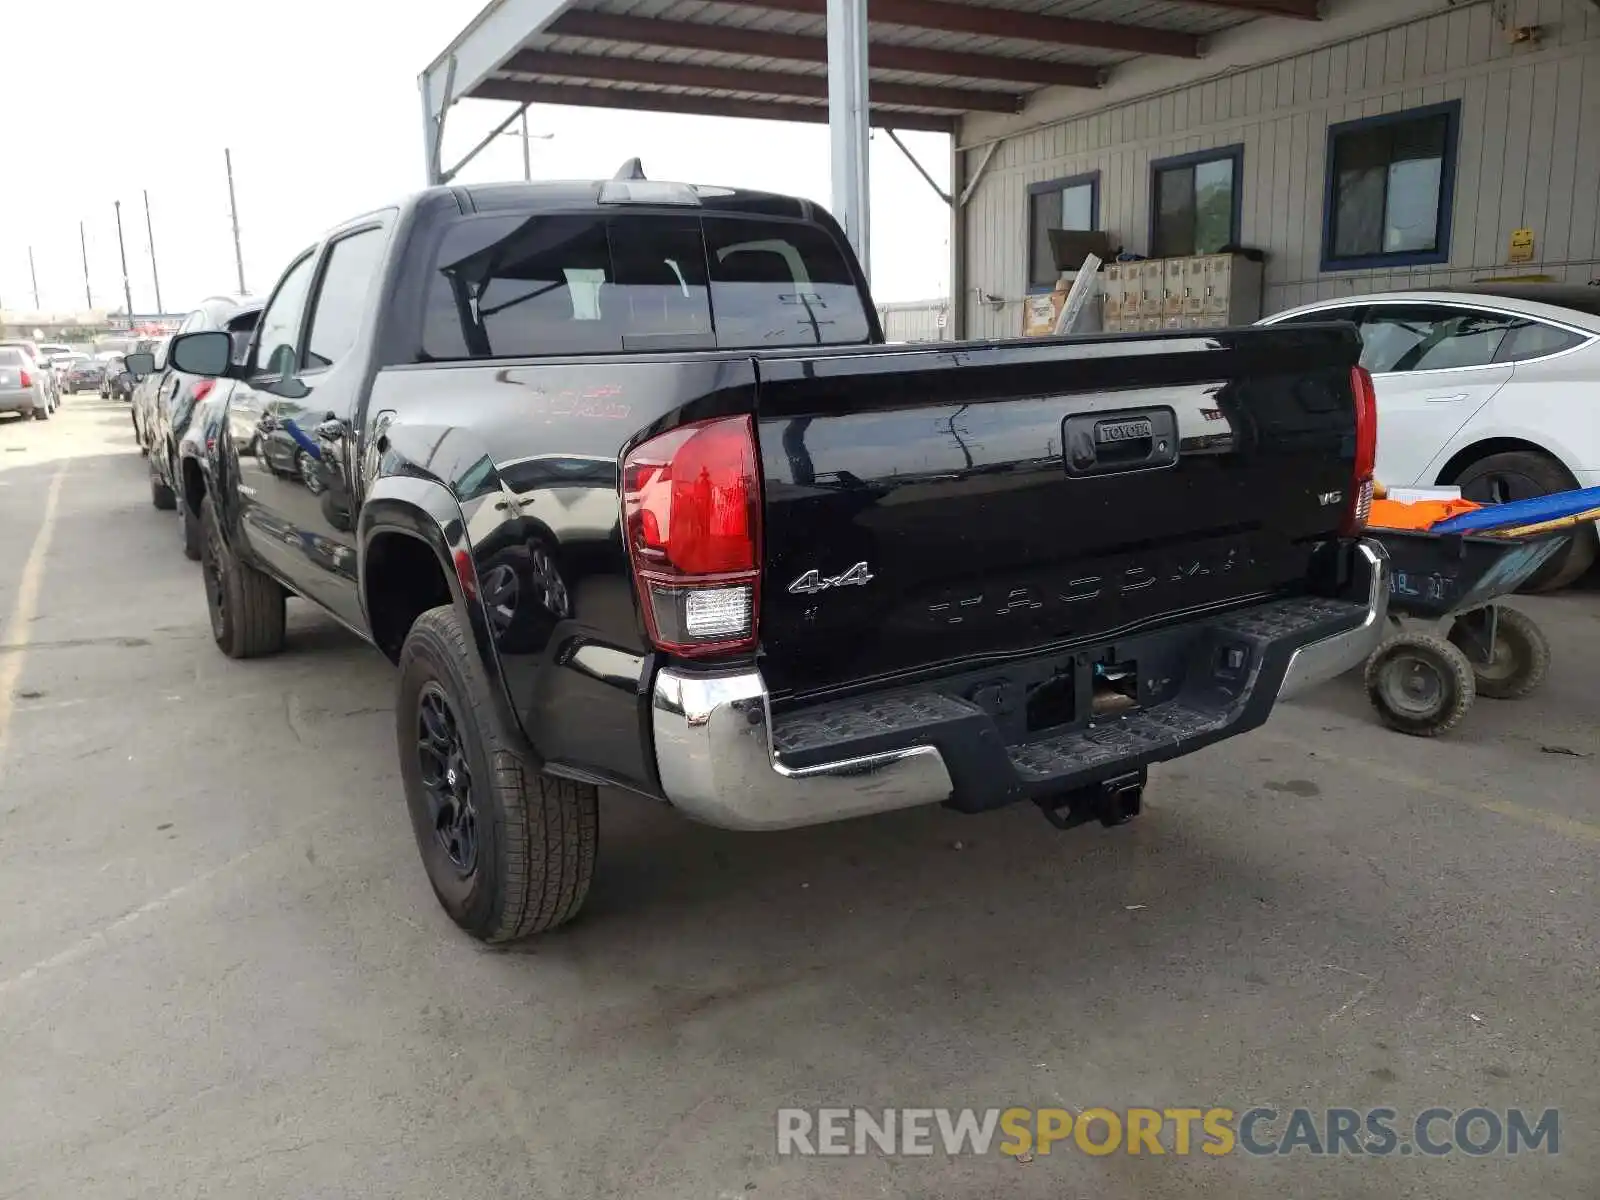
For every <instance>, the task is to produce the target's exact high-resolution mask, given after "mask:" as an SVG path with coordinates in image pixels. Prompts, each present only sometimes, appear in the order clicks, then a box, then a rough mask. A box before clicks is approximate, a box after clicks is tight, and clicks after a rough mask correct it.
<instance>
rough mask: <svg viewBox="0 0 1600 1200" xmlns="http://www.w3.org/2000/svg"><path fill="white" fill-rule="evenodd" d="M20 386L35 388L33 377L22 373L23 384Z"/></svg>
mask: <svg viewBox="0 0 1600 1200" xmlns="http://www.w3.org/2000/svg"><path fill="white" fill-rule="evenodd" d="M18 386H20V387H25V388H31V387H32V386H33V376H32V375H29V374H28V373H27V372H26V371H24V372H22V383H21V384H19V385H18Z"/></svg>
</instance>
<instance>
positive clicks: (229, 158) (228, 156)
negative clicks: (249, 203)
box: [222, 147, 250, 296]
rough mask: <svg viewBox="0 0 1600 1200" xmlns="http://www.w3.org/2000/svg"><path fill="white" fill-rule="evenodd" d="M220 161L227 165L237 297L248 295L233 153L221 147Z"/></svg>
mask: <svg viewBox="0 0 1600 1200" xmlns="http://www.w3.org/2000/svg"><path fill="white" fill-rule="evenodd" d="M222 161H223V162H225V163H227V164H228V212H229V213H230V214H231V215H232V217H233V265H234V266H235V267H237V268H238V270H239V295H241V296H248V295H249V294H250V293H249V292H247V291H246V290H245V286H244V251H243V250H241V249H239V202H238V201H237V200H235V199H234V198H233V151H232V150H229V149H228V148H227V147H223V150H222Z"/></svg>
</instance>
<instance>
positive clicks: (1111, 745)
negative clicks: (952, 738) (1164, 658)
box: [1006, 700, 1233, 780]
mask: <svg viewBox="0 0 1600 1200" xmlns="http://www.w3.org/2000/svg"><path fill="white" fill-rule="evenodd" d="M1232 719H1233V713H1232V712H1231V711H1230V710H1227V709H1221V710H1218V709H1211V710H1209V711H1207V710H1203V709H1198V708H1190V707H1189V706H1188V705H1186V704H1184V703H1183V702H1182V701H1181V700H1174V701H1172V702H1170V703H1168V704H1160V705H1157V706H1156V707H1155V708H1151V709H1147V710H1145V711H1143V712H1134V713H1129V714H1128V715H1127V716H1125V717H1122V718H1120V719H1118V720H1113V721H1107V722H1105V723H1104V724H1101V725H1096V726H1093V727H1091V728H1089V729H1077V730H1073V731H1072V732H1070V733H1063V734H1059V735H1057V736H1056V737H1049V738H1044V739H1042V740H1040V741H1037V742H1025V743H1023V744H1022V745H1020V746H1007V747H1006V753H1007V754H1009V755H1010V756H1011V765H1012V766H1013V767H1015V768H1016V769H1017V774H1019V775H1021V776H1022V777H1023V778H1024V779H1030V780H1041V779H1054V778H1056V777H1057V776H1060V775H1070V774H1074V773H1076V772H1078V771H1084V770H1092V769H1093V768H1095V767H1101V766H1108V765H1111V764H1113V763H1120V762H1125V761H1127V760H1128V759H1130V758H1132V757H1134V756H1136V755H1142V754H1149V753H1152V752H1154V751H1157V750H1161V749H1164V748H1167V747H1177V746H1181V745H1182V744H1183V743H1184V742H1185V741H1186V740H1188V739H1190V738H1198V737H1201V736H1203V735H1205V734H1208V733H1215V732H1216V731H1218V730H1220V729H1222V728H1223V727H1225V726H1226V725H1227V724H1228V722H1229V721H1230V720H1232Z"/></svg>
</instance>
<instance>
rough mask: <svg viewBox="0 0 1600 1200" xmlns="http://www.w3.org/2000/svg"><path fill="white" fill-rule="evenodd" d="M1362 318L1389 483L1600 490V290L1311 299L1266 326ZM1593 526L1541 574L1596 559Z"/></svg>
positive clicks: (1500, 289)
mask: <svg viewBox="0 0 1600 1200" xmlns="http://www.w3.org/2000/svg"><path fill="white" fill-rule="evenodd" d="M1310 321H1349V322H1350V323H1351V324H1353V325H1355V326H1356V327H1357V328H1358V329H1359V330H1360V332H1361V340H1362V355H1361V361H1362V363H1363V365H1364V366H1366V367H1367V369H1368V370H1370V371H1371V372H1372V378H1373V384H1374V386H1375V387H1376V388H1377V390H1378V413H1379V423H1380V430H1381V436H1380V437H1379V439H1378V478H1379V479H1380V480H1382V481H1383V482H1384V483H1385V484H1388V485H1390V486H1408V485H1415V484H1429V485H1432V484H1456V485H1459V486H1460V488H1461V492H1462V494H1463V495H1464V496H1466V497H1467V498H1468V499H1470V500H1478V501H1480V502H1485V503H1504V502H1505V501H1507V500H1525V499H1527V498H1529V497H1531V496H1542V495H1546V494H1548V493H1550V492H1560V491H1567V490H1569V489H1571V488H1578V487H1594V486H1596V485H1600V418H1597V416H1596V403H1595V396H1596V395H1597V394H1600V288H1594V287H1578V286H1563V285H1558V284H1537V283H1534V284H1509V283H1507V284H1477V285H1473V286H1470V287H1461V288H1449V289H1438V290H1433V291H1425V292H1384V293H1381V294H1378V295H1371V296H1350V297H1345V298H1344V299H1342V300H1336V301H1335V300H1329V301H1322V302H1320V303H1317V304H1307V305H1302V306H1300V307H1298V308H1292V309H1289V310H1287V311H1286V312H1281V313H1277V314H1275V315H1274V316H1271V317H1268V318H1267V319H1266V321H1265V322H1264V323H1265V324H1269V325H1281V324H1284V323H1296V322H1310ZM1597 545H1600V542H1597V539H1596V536H1595V530H1594V528H1593V527H1589V528H1586V529H1584V530H1583V532H1582V533H1580V534H1578V535H1577V536H1575V537H1573V538H1572V539H1571V541H1570V543H1569V544H1568V546H1567V548H1566V549H1565V550H1564V551H1562V552H1561V553H1560V554H1558V555H1557V556H1556V557H1555V558H1554V559H1552V560H1551V561H1550V563H1549V564H1547V565H1546V566H1545V567H1544V568H1542V569H1541V570H1540V572H1539V573H1538V574H1537V575H1536V576H1535V577H1534V579H1533V580H1532V582H1531V585H1530V587H1531V588H1532V589H1533V590H1540V591H1543V590H1550V589H1553V588H1559V587H1564V586H1565V585H1567V584H1569V583H1571V582H1572V581H1573V580H1575V579H1577V578H1578V576H1580V575H1582V574H1583V573H1584V572H1585V571H1587V570H1588V569H1589V567H1590V566H1591V565H1592V564H1593V563H1594V560H1595V553H1596V548H1597Z"/></svg>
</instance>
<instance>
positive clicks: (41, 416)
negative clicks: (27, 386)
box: [33, 400, 50, 421]
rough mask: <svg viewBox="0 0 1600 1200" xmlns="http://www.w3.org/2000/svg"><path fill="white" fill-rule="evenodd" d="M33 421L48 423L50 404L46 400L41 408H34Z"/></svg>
mask: <svg viewBox="0 0 1600 1200" xmlns="http://www.w3.org/2000/svg"><path fill="white" fill-rule="evenodd" d="M33 419H34V420H35V421H48V420H49V419H50V402H49V401H48V400H46V401H45V402H44V405H43V406H42V407H35V408H34V410H33Z"/></svg>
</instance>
